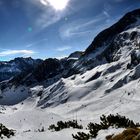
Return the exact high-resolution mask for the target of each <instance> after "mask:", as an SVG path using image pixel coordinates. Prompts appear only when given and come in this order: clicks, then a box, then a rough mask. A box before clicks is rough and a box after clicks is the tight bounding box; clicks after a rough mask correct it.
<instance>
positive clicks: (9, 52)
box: [0, 50, 35, 57]
mask: <svg viewBox="0 0 140 140" xmlns="http://www.w3.org/2000/svg"><path fill="white" fill-rule="evenodd" d="M34 53H35V52H34V51H32V50H5V51H1V52H0V56H1V57H4V56H10V55H17V54H18V55H23V56H26V55H33V54H34Z"/></svg>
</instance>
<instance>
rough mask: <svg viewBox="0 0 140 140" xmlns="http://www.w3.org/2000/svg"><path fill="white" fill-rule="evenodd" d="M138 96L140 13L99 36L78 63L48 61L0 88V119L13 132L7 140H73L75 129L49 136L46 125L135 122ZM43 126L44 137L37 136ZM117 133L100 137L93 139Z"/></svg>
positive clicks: (103, 133)
mask: <svg viewBox="0 0 140 140" xmlns="http://www.w3.org/2000/svg"><path fill="white" fill-rule="evenodd" d="M122 22H123V23H122ZM119 27H120V30H118V28H119ZM113 33H114V34H113ZM112 34H113V36H112ZM104 37H105V38H104ZM100 39H101V40H100ZM99 40H100V41H99ZM100 43H101V44H100ZM95 44H96V45H97V46H95ZM88 50H90V51H88ZM89 52H90V53H89ZM17 79H20V82H18V80H17ZM21 81H22V82H21ZM21 83H22V84H21ZM29 83H30V84H29ZM139 91H140V9H138V10H135V11H132V12H130V13H128V14H126V15H125V16H124V17H123V18H122V19H121V20H120V21H119V22H118V23H116V24H115V25H113V26H111V28H109V29H107V30H105V31H103V32H101V33H100V34H99V35H98V36H97V37H96V38H95V40H94V41H93V43H92V45H90V47H89V48H88V49H87V50H86V51H85V52H84V54H82V55H81V56H80V57H79V59H78V60H77V59H69V58H65V59H62V60H57V59H47V60H45V61H44V62H43V63H42V64H41V65H39V67H37V68H36V69H35V70H34V71H33V72H30V73H28V74H27V75H24V76H23V77H21V78H16V79H13V80H10V81H7V82H4V83H1V91H0V92H1V93H0V104H1V109H0V110H1V115H0V120H1V122H2V123H4V124H5V125H6V126H7V127H10V128H13V129H16V130H17V133H16V136H15V137H13V138H11V139H12V140H19V139H20V140H40V139H41V140H46V139H47V140H55V139H56V138H57V139H58V140H59V139H60V140H63V139H66V140H72V136H71V134H72V133H76V132H77V131H79V130H73V129H66V130H63V131H60V132H50V131H48V130H47V128H48V126H49V125H50V124H52V123H56V122H57V121H58V120H72V119H77V120H78V122H79V123H82V124H83V125H84V126H86V124H87V123H88V122H90V121H98V120H99V117H100V116H101V115H102V114H110V113H111V114H113V113H119V114H122V115H126V116H128V117H129V118H130V119H133V120H135V121H140V118H139V115H140V104H139V102H140V92H139ZM42 127H44V128H45V132H42V133H40V132H38V129H41V128H42ZM82 131H85V132H86V131H87V130H85V128H84V130H82ZM119 131H121V130H114V129H111V130H107V131H103V132H100V133H99V134H100V135H99V136H98V137H97V140H100V139H105V138H104V137H105V136H106V135H107V134H112V133H118V132H119Z"/></svg>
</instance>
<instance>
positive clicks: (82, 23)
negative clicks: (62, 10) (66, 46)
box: [59, 15, 106, 38]
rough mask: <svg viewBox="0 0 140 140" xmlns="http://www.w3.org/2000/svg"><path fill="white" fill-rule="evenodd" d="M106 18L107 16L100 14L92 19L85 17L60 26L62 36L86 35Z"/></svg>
mask: <svg viewBox="0 0 140 140" xmlns="http://www.w3.org/2000/svg"><path fill="white" fill-rule="evenodd" d="M105 18H106V17H105V16H103V15H100V16H98V17H95V18H94V19H92V20H87V19H84V20H79V21H76V22H73V23H70V24H67V25H64V26H63V27H61V28H60V31H59V32H60V36H61V37H62V38H69V37H74V36H76V37H79V36H85V35H87V34H89V33H90V32H91V29H93V27H96V26H98V25H97V24H98V23H99V22H100V21H102V20H103V19H105Z"/></svg>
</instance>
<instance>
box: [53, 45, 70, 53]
mask: <svg viewBox="0 0 140 140" xmlns="http://www.w3.org/2000/svg"><path fill="white" fill-rule="evenodd" d="M70 49H71V47H70V46H66V47H61V48H57V49H56V51H59V52H63V51H67V50H70Z"/></svg>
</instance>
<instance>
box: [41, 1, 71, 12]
mask: <svg viewBox="0 0 140 140" xmlns="http://www.w3.org/2000/svg"><path fill="white" fill-rule="evenodd" d="M40 2H41V3H42V4H43V5H50V6H52V7H53V8H54V9H55V10H64V9H65V8H66V7H67V5H68V2H69V0H40Z"/></svg>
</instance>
